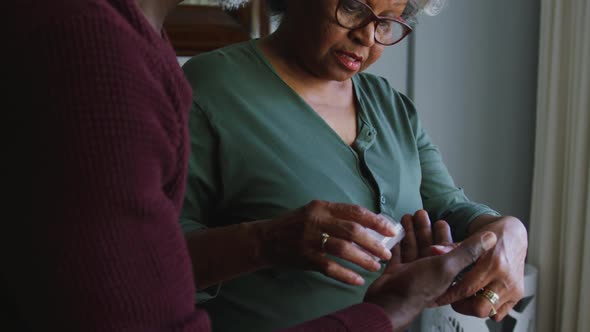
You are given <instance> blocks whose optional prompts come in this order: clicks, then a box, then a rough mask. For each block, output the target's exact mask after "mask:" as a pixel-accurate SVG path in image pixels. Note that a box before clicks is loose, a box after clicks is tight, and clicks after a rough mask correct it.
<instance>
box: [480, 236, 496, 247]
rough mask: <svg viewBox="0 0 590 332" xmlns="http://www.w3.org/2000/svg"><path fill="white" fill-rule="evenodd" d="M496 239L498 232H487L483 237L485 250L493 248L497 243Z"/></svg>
mask: <svg viewBox="0 0 590 332" xmlns="http://www.w3.org/2000/svg"><path fill="white" fill-rule="evenodd" d="M496 241H497V238H496V234H494V233H492V232H488V233H486V234H485V235H484V236H483V239H482V242H483V243H482V245H483V248H484V249H485V250H488V249H490V248H492V247H493V246H495V245H496Z"/></svg>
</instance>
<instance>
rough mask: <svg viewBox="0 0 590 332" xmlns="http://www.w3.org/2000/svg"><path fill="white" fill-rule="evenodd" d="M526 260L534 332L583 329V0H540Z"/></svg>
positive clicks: (587, 270) (588, 296)
mask: <svg viewBox="0 0 590 332" xmlns="http://www.w3.org/2000/svg"><path fill="white" fill-rule="evenodd" d="M540 38H541V39H540V58H539V84H538V98H537V102H538V105H537V108H538V109H537V126H536V149H535V171H534V180H533V197H532V206H531V222H530V232H529V236H530V239H529V247H530V249H529V261H530V262H531V263H532V264H533V265H535V266H537V267H538V269H539V280H538V289H537V294H538V297H537V315H536V317H537V318H536V327H537V331H539V332H555V331H557V332H560V331H563V332H575V331H577V332H588V331H590V115H589V114H590V103H589V95H590V83H589V82H590V0H541V31H540Z"/></svg>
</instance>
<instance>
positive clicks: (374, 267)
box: [371, 262, 381, 271]
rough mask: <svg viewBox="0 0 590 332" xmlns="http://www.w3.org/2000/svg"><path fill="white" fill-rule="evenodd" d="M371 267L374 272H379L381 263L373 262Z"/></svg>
mask: <svg viewBox="0 0 590 332" xmlns="http://www.w3.org/2000/svg"><path fill="white" fill-rule="evenodd" d="M371 265H373V270H375V271H379V270H381V263H379V262H373V263H372V264H371Z"/></svg>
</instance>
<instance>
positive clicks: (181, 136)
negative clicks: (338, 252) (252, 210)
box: [3, 0, 391, 332]
mask: <svg viewBox="0 0 590 332" xmlns="http://www.w3.org/2000/svg"><path fill="white" fill-rule="evenodd" d="M15 3H18V4H16V5H14V6H15V8H13V10H10V11H8V12H7V14H9V15H15V17H16V18H17V21H19V22H20V25H19V27H21V29H20V31H21V33H23V36H24V40H25V41H26V45H27V47H24V48H22V51H23V52H22V54H23V56H22V59H24V60H25V62H26V63H25V66H24V67H25V68H23V73H24V75H22V77H21V78H24V79H25V82H26V86H27V88H26V89H24V90H25V94H27V95H28V96H27V98H25V100H23V103H22V105H24V107H23V108H24V110H23V111H24V112H26V113H27V114H30V115H31V117H32V118H33V121H32V122H33V129H32V137H33V138H34V139H33V147H32V148H31V151H32V157H31V158H32V162H31V164H32V166H33V168H32V171H31V178H32V182H33V183H32V185H33V187H32V200H31V204H32V206H33V207H32V210H33V216H32V219H31V220H26V221H25V222H23V223H22V224H23V225H25V226H26V227H25V228H24V229H23V228H21V233H19V234H17V235H20V236H19V237H18V241H17V242H18V247H17V248H15V249H16V250H18V251H19V253H20V254H19V255H18V259H13V260H10V262H11V264H13V265H12V266H9V268H8V269H7V270H6V271H9V272H7V273H6V274H5V277H6V280H5V282H4V285H5V287H4V288H8V290H7V292H8V293H9V294H10V296H12V298H13V300H14V301H15V302H17V304H18V305H17V307H18V311H19V314H20V316H21V317H22V318H23V320H24V321H26V323H22V322H21V323H20V324H26V325H29V326H30V327H31V328H32V329H35V330H40V331H84V332H86V331H138V332H139V331H209V329H210V327H209V320H208V318H207V315H206V314H205V313H204V312H203V311H201V310H197V309H195V307H194V301H193V299H194V297H193V295H194V292H195V286H194V278H193V276H192V272H191V267H190V260H189V256H188V252H187V249H186V247H185V242H184V238H183V236H182V234H181V231H180V227H179V224H178V214H179V211H180V208H181V204H182V198H183V194H184V183H185V179H186V169H187V157H188V153H189V151H188V149H189V145H188V133H187V128H188V126H187V115H188V111H189V106H190V100H191V95H190V94H191V90H190V87H189V86H188V85H187V83H186V81H185V79H184V76H183V74H182V71H181V70H180V68H179V66H178V64H177V62H176V57H175V54H174V51H173V50H172V49H171V47H170V45H169V43H168V42H167V41H166V40H165V39H164V38H162V37H161V36H160V35H159V34H157V33H156V32H155V31H154V30H153V29H152V28H151V26H150V25H149V24H148V22H147V21H146V19H145V17H144V16H143V14H142V12H141V11H140V10H139V8H138V7H137V5H136V1H135V0H52V1H35V0H19V1H15ZM17 7H18V8H17ZM31 15H32V16H31ZM27 227H28V228H27ZM17 235H15V236H17ZM15 257H16V256H15ZM197 280H198V278H197ZM6 286H8V287H6ZM5 293H6V292H5ZM13 318H16V316H14V317H13ZM3 324H4V325H5V326H6V325H9V324H7V323H3ZM22 329H24V326H22V325H21V330H22ZM388 330H391V325H390V323H389V321H388V319H387V317H386V316H385V314H384V312H383V311H382V310H381V309H380V308H378V307H377V306H374V305H370V304H362V305H357V306H355V307H352V308H349V309H347V310H344V311H342V312H339V313H337V314H334V315H331V316H328V317H324V318H323V319H319V320H317V321H314V322H310V323H307V324H305V325H303V326H301V327H298V328H294V329H292V331H388Z"/></svg>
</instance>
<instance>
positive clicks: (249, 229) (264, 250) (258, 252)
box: [241, 220, 273, 268]
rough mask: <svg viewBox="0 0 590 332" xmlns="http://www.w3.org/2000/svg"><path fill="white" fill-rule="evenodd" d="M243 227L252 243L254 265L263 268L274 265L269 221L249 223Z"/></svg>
mask: <svg viewBox="0 0 590 332" xmlns="http://www.w3.org/2000/svg"><path fill="white" fill-rule="evenodd" d="M241 225H242V227H244V231H245V233H246V234H247V238H248V239H250V242H251V245H250V247H251V248H252V252H251V259H252V261H253V263H254V264H255V265H256V266H258V267H261V268H264V267H269V266H271V265H273V264H272V262H273V259H272V255H271V247H272V245H271V242H272V240H271V238H270V237H269V235H268V234H269V233H270V232H269V229H268V228H269V227H268V226H269V222H268V220H259V221H253V222H247V223H243V224H241Z"/></svg>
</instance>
